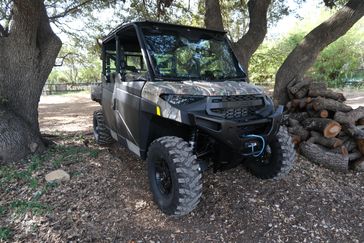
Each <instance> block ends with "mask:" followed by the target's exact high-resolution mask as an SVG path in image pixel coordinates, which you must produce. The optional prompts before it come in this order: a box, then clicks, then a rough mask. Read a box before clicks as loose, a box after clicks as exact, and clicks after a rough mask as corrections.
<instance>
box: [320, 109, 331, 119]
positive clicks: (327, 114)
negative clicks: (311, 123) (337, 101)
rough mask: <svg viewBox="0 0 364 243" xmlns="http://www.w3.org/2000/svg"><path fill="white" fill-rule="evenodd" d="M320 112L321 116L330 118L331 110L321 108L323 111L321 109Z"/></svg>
mask: <svg viewBox="0 0 364 243" xmlns="http://www.w3.org/2000/svg"><path fill="white" fill-rule="evenodd" d="M319 113H320V117H321V118H328V117H329V112H328V111H327V110H321V111H319Z"/></svg>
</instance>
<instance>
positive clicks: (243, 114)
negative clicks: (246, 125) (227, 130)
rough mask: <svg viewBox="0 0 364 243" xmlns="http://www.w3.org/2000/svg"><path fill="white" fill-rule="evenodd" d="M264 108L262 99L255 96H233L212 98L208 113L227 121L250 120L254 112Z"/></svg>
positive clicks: (254, 115) (254, 114) (253, 116)
mask: <svg viewBox="0 0 364 243" xmlns="http://www.w3.org/2000/svg"><path fill="white" fill-rule="evenodd" d="M263 107H264V98H263V97H262V96H257V95H235V96H222V97H214V98H212V99H211V104H210V106H209V109H208V113H209V114H210V115H213V116H218V117H222V118H224V119H227V120H250V119H253V118H255V117H256V111H257V110H259V109H261V108H263Z"/></svg>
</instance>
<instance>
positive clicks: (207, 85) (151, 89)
mask: <svg viewBox="0 0 364 243" xmlns="http://www.w3.org/2000/svg"><path fill="white" fill-rule="evenodd" d="M263 93H264V92H263V90H261V89H260V88H258V87H257V86H254V85H251V84H248V83H246V82H242V81H240V82H236V81H224V82H211V81H182V82H147V83H146V84H145V86H144V88H143V91H142V97H143V98H144V99H146V100H148V101H150V102H152V103H154V104H157V105H159V106H160V108H161V115H162V117H165V118H168V119H172V120H176V121H179V122H180V121H181V111H180V110H179V109H177V108H175V107H173V106H171V105H170V104H169V103H168V102H166V101H164V100H163V99H161V98H160V97H159V96H160V95H161V94H178V95H183V94H185V95H201V96H231V95H251V94H263Z"/></svg>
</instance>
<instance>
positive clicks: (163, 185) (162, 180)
mask: <svg viewBox="0 0 364 243" xmlns="http://www.w3.org/2000/svg"><path fill="white" fill-rule="evenodd" d="M155 180H156V183H157V186H158V188H159V190H160V192H161V193H162V194H163V195H169V194H170V193H171V192H172V187H173V184H172V177H171V172H170V170H169V167H168V164H167V162H166V161H165V160H164V159H160V160H158V161H157V162H156V163H155Z"/></svg>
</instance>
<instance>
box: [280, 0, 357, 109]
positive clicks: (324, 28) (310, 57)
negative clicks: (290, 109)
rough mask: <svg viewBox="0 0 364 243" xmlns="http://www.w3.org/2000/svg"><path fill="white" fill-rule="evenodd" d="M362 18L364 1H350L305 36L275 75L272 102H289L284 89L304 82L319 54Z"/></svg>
mask: <svg viewBox="0 0 364 243" xmlns="http://www.w3.org/2000/svg"><path fill="white" fill-rule="evenodd" d="M363 14H364V1H363V0H350V1H349V2H348V3H347V4H346V5H345V6H344V7H342V8H341V9H340V10H338V11H337V12H336V13H335V14H334V15H333V16H332V17H331V18H329V19H328V20H326V21H325V22H323V23H322V24H320V25H319V26H317V27H316V28H315V29H313V30H312V31H311V32H310V33H308V34H307V35H306V36H305V38H304V39H303V41H302V42H301V43H300V44H299V45H298V46H297V47H296V48H295V49H294V50H293V51H292V52H291V53H290V54H289V55H288V57H287V58H286V60H285V61H284V63H283V64H282V66H281V67H280V68H279V70H278V72H277V74H276V83H275V87H274V100H275V102H276V103H277V104H282V105H284V104H286V103H287V101H288V94H287V89H286V87H287V85H288V83H289V82H291V81H294V80H296V81H300V80H303V76H304V74H305V72H306V71H307V70H308V69H309V68H310V67H311V65H312V64H313V63H314V62H315V60H316V58H317V56H318V55H319V53H320V52H321V51H322V50H323V49H324V48H325V47H326V46H328V45H329V44H330V43H332V42H334V41H335V40H337V39H338V38H339V37H341V36H342V35H344V34H345V33H346V32H347V31H348V30H349V29H350V28H351V27H352V26H353V25H354V24H355V23H356V22H357V21H358V20H359V19H360V18H361V17H362V16H363Z"/></svg>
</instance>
